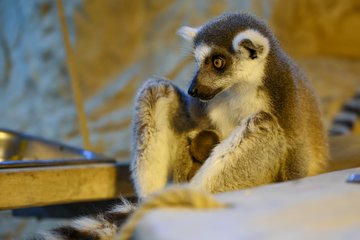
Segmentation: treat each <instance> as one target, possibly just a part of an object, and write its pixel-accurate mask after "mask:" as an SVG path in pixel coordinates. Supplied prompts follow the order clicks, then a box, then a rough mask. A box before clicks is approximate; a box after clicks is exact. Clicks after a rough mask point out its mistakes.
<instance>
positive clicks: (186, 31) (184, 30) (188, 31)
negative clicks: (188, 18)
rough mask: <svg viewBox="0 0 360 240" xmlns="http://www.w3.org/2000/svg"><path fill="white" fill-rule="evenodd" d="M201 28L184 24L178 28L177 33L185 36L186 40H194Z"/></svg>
mask: <svg viewBox="0 0 360 240" xmlns="http://www.w3.org/2000/svg"><path fill="white" fill-rule="evenodd" d="M199 30H200V28H192V27H188V26H183V27H181V28H179V29H178V30H177V35H179V36H180V37H182V38H184V39H185V40H187V41H189V42H192V41H193V40H194V38H195V36H196V34H197V33H198V32H199Z"/></svg>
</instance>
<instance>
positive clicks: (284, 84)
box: [132, 13, 327, 196]
mask: <svg viewBox="0 0 360 240" xmlns="http://www.w3.org/2000/svg"><path fill="white" fill-rule="evenodd" d="M247 29H253V30H256V31H258V32H259V33H261V34H262V35H263V36H264V37H265V38H267V39H268V41H269V45H270V49H269V53H268V55H267V57H266V65H265V69H264V75H263V77H262V79H261V84H260V85H259V86H257V89H256V91H257V92H258V95H259V96H263V97H264V99H266V101H267V103H268V105H269V107H268V108H266V110H265V112H262V113H256V112H254V113H253V114H250V115H248V116H244V117H243V118H242V119H238V123H239V126H238V127H236V128H234V130H233V132H232V133H231V134H230V135H229V136H226V137H225V138H222V141H221V142H220V144H219V145H218V146H216V147H215V148H214V149H213V151H212V154H211V155H210V157H209V158H208V160H207V161H206V162H205V164H204V165H203V166H202V167H201V168H200V171H199V173H197V174H195V176H194V178H193V179H192V180H191V181H190V185H192V186H193V187H195V188H204V189H205V190H208V191H210V192H223V191H228V190H235V189H241V188H245V187H251V186H255V185H259V184H265V183H271V182H276V181H284V180H289V179H295V178H299V177H304V176H307V175H313V174H316V173H319V172H321V171H322V170H323V169H324V168H325V166H326V158H327V140H326V137H325V134H324V129H323V125H322V123H321V120H320V113H319V110H318V104H317V100H316V98H315V96H314V93H313V91H312V87H311V86H310V83H309V82H308V81H307V79H306V78H305V77H304V75H303V74H302V73H301V71H300V70H299V69H298V67H297V66H296V65H295V64H294V63H293V62H292V61H291V60H290V59H289V57H288V56H287V55H286V54H285V53H284V52H283V51H282V50H281V48H280V46H279V44H278V42H277V40H276V38H275V37H274V35H273V33H272V32H271V31H270V30H269V28H268V27H267V26H266V24H265V23H264V22H262V21H260V20H258V19H257V18H255V17H254V16H252V15H249V14H245V13H234V14H232V13H230V14H225V15H223V16H220V17H218V18H216V19H215V20H212V21H210V22H209V23H207V24H205V25H204V26H201V27H200V30H199V32H198V33H197V34H196V36H195V38H194V48H196V47H198V46H201V45H202V44H206V45H208V46H210V47H211V49H212V50H211V51H212V53H211V54H212V55H214V54H221V55H223V56H225V57H226V59H227V60H228V65H227V68H226V69H223V70H221V71H218V72H215V71H213V70H211V69H210V68H211V66H210V65H209V64H205V63H206V61H209V59H205V63H204V64H203V65H202V66H200V67H199V69H198V70H196V74H195V77H194V79H193V80H192V84H191V85H192V87H194V86H197V88H198V90H199V92H201V93H200V94H198V95H197V96H196V97H199V98H204V99H206V100H209V99H210V101H209V102H205V103H203V105H202V106H201V107H200V108H199V106H200V105H201V103H199V102H198V101H196V99H195V98H191V97H189V96H187V95H186V94H185V93H183V92H182V91H181V90H180V89H178V88H177V87H175V86H174V85H173V84H171V83H169V82H166V81H163V80H157V81H156V82H155V83H154V80H151V81H150V83H149V82H148V83H145V85H144V87H143V89H147V88H148V87H147V86H149V85H152V86H154V85H156V88H162V87H164V88H167V89H168V90H169V91H170V92H172V93H173V96H172V97H171V98H172V100H173V104H171V105H169V109H168V110H167V116H164V117H166V118H168V119H169V121H170V123H171V126H172V127H171V129H169V130H170V132H171V133H170V134H174V135H177V137H176V138H177V139H179V141H176V142H171V143H169V144H170V145H171V146H173V147H175V148H178V151H177V153H178V154H177V155H176V156H170V157H169V158H168V159H161V160H159V161H158V162H159V163H160V164H169V165H168V168H167V170H168V171H169V172H168V173H167V176H168V178H167V179H169V178H170V176H171V175H173V177H174V180H175V181H183V180H185V179H186V178H185V177H184V176H185V175H186V173H187V171H188V169H189V168H190V166H191V162H190V156H189V141H191V136H190V135H191V134H192V132H194V131H195V132H199V131H201V130H204V129H206V128H217V126H213V125H212V122H211V121H208V120H207V119H209V115H208V112H207V111H208V107H209V104H211V101H222V100H221V99H223V101H227V100H228V99H229V98H228V97H225V96H229V95H231V94H234V93H232V91H233V90H232V88H233V87H232V86H230V85H229V82H230V81H229V79H230V78H234V74H233V72H235V71H236V69H234V68H235V67H236V65H235V64H233V62H236V61H238V59H239V57H240V55H239V54H240V53H238V52H237V49H234V48H233V46H232V41H233V39H234V37H235V36H236V35H237V34H238V33H240V32H242V31H245V30H247ZM246 44H247V45H248V46H249V47H251V44H252V43H251V42H245V44H244V45H246ZM258 49H259V50H261V51H262V46H260V47H259V48H258ZM260 53H261V52H260ZM253 56H254V58H256V57H257V55H256V54H255V55H253ZM249 57H251V56H250V54H249ZM210 61H211V59H210ZM233 80H234V79H232V81H233ZM239 81H240V82H239V83H236V84H242V83H241V79H239ZM221 84H223V85H221ZM226 84H228V85H226ZM150 89H153V87H150ZM143 91H144V90H140V93H139V95H138V98H137V100H136V104H137V108H136V112H135V119H138V120H135V122H134V129H135V131H134V133H135V134H134V141H133V146H135V147H136V148H137V149H138V150H136V149H135V151H133V154H134V155H133V163H132V171H133V180H134V182H135V184H138V183H139V181H138V180H139V179H138V177H139V176H140V175H142V174H143V173H145V172H146V171H151V170H150V169H149V168H146V169H145V168H141V165H147V166H149V165H152V164H158V163H157V162H156V163H151V162H147V161H148V159H147V156H146V154H145V155H144V154H143V152H142V149H146V146H147V145H148V144H149V143H150V142H151V141H152V140H151V139H156V138H161V137H162V136H155V137H154V136H152V137H151V138H147V137H145V135H144V133H146V132H147V131H149V129H150V128H144V127H140V128H141V129H142V130H141V131H139V126H143V125H141V124H140V125H139V122H140V121H143V122H144V123H146V124H152V125H154V126H155V125H156V122H152V121H154V118H152V119H144V118H143V112H146V111H155V110H154V108H156V100H155V99H156V98H157V97H159V95H158V94H160V93H159V92H157V93H156V95H157V97H154V96H153V95H154V91H153V90H151V91H150V92H151V94H150V95H146V94H145V95H143V94H142V93H141V92H143ZM150 92H149V93H150ZM160 95H161V94H160ZM215 96H216V97H215ZM160 97H169V95H163V96H160ZM143 98H151V99H154V100H155V101H154V102H152V103H151V108H148V106H145V105H143V104H142V103H141V101H142V100H141V99H143ZM215 99H217V100H215ZM194 103H196V107H193V104H194ZM191 108H194V109H198V110H197V111H199V112H200V113H201V114H203V116H201V114H198V116H196V118H195V116H194V115H192V114H193V112H194V111H193V112H191V111H189V109H191ZM203 109H205V111H204V110H203ZM195 112H196V111H195ZM259 114H260V115H264V114H265V115H266V116H268V118H267V120H266V121H259V119H261V117H259ZM171 116H176V117H175V118H172V117H171ZM200 120H201V121H202V123H203V124H199V122H198V121H200ZM255 122H258V123H257V124H256V123H255ZM179 123H181V124H179ZM204 123H205V124H204ZM245 123H247V124H248V126H247V127H246V128H244V127H243V126H242V125H243V124H245ZM155 128H156V127H155ZM217 130H219V129H217ZM220 130H221V129H220ZM152 132H156V131H153V130H152ZM155 135H156V134H155ZM237 136H238V138H237ZM189 139H190V140H189ZM140 140H141V141H140ZM159 147H160V146H159ZM224 149H228V151H224ZM152 151H156V149H152ZM217 158H218V159H217ZM217 161H218V162H227V164H225V165H224V166H222V167H223V169H219V170H218V171H215V173H211V174H210V175H209V176H208V175H207V170H206V168H209V169H210V168H212V167H213V165H214V164H215V162H217ZM154 169H155V168H154ZM181 173H183V174H181ZM152 174H153V175H152ZM152 174H150V175H152V176H153V177H154V178H156V177H157V174H158V173H156V172H154V173H152ZM179 176H180V177H179ZM202 178H204V179H202ZM149 181H150V180H149ZM140 185H141V184H140ZM163 185H164V186H165V185H166V182H163ZM160 189H161V188H160ZM138 193H139V195H140V196H141V195H142V192H141V190H139V191H138Z"/></svg>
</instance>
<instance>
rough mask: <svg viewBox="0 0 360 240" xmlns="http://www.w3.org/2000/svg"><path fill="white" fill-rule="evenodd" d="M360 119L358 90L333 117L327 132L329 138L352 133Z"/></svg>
mask: <svg viewBox="0 0 360 240" xmlns="http://www.w3.org/2000/svg"><path fill="white" fill-rule="evenodd" d="M359 118H360V89H359V90H358V91H357V93H356V94H355V95H354V96H353V97H352V98H351V99H350V101H348V102H346V103H345V104H344V105H343V107H342V109H341V111H340V113H339V114H338V115H337V116H336V117H335V119H334V121H333V123H332V126H331V128H330V130H329V134H330V135H331V136H338V135H346V134H349V133H350V132H352V131H353V129H354V126H355V124H356V122H357V121H359Z"/></svg>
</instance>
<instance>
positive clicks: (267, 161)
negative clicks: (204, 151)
mask: <svg viewBox="0 0 360 240" xmlns="http://www.w3.org/2000/svg"><path fill="white" fill-rule="evenodd" d="M286 152H287V144H286V139H285V137H284V133H283V130H282V129H281V127H280V126H279V124H278V122H277V119H276V117H274V116H273V115H271V114H269V113H266V112H260V113H257V114H255V115H253V116H251V117H249V118H247V119H245V120H243V121H242V122H241V124H240V126H239V127H237V128H236V129H235V130H234V131H233V132H232V133H231V135H230V136H229V137H228V138H227V139H225V140H223V141H222V142H221V143H220V144H219V145H217V146H216V147H215V148H214V150H213V151H212V153H211V155H210V157H209V158H208V159H207V160H206V162H205V163H204V165H203V166H201V168H200V169H199V171H198V172H197V173H196V174H195V176H194V178H193V179H192V180H191V181H190V183H189V184H190V186H192V187H194V188H197V189H201V190H205V191H209V192H214V193H215V192H224V191H231V190H236V189H241V188H246V187H252V186H256V185H260V184H265V183H271V182H274V181H276V179H277V178H278V174H279V171H280V168H281V165H282V164H283V162H284V161H285V158H286Z"/></svg>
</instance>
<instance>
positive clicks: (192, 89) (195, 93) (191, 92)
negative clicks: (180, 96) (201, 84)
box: [188, 86, 198, 97]
mask: <svg viewBox="0 0 360 240" xmlns="http://www.w3.org/2000/svg"><path fill="white" fill-rule="evenodd" d="M188 94H189V95H190V96H192V97H197V96H198V90H197V88H195V87H193V86H190V88H189V90H188Z"/></svg>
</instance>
